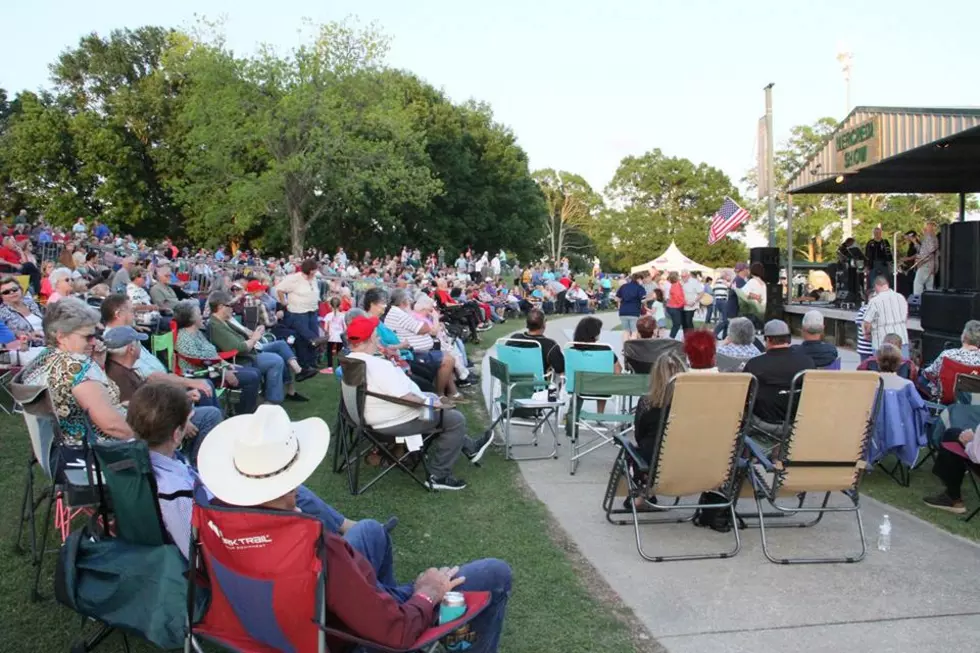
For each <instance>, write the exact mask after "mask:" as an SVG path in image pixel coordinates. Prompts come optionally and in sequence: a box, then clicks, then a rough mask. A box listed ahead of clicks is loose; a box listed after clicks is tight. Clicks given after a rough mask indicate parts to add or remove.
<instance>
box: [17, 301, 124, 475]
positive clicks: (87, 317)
mask: <svg viewBox="0 0 980 653" xmlns="http://www.w3.org/2000/svg"><path fill="white" fill-rule="evenodd" d="M99 317H100V316H99V312H98V311H97V310H95V309H94V308H92V307H91V306H89V305H88V304H86V303H85V302H83V301H82V300H80V299H78V298H75V297H65V298H64V299H62V300H60V301H58V302H56V303H55V304H53V305H51V306H49V307H48V311H47V315H45V316H44V338H45V342H46V343H47V348H46V349H45V350H44V351H43V352H41V354H40V355H39V356H38V357H37V358H36V359H35V360H34V362H32V363H31V364H30V365H29V366H28V367H27V368H26V369H25V370H24V373H23V376H22V382H23V383H24V384H26V385H40V386H47V388H48V392H49V393H50V395H51V401H52V404H53V405H54V410H55V413H56V414H57V415H58V425H59V427H60V431H61V437H60V438H59V439H58V440H56V441H55V442H54V444H53V446H52V449H51V461H50V462H51V470H52V472H53V473H54V474H55V478H59V476H60V475H61V474H62V473H63V472H64V470H65V468H66V467H67V466H68V465H69V464H72V463H75V464H81V463H80V459H82V440H83V438H84V437H85V433H86V430H87V424H86V414H87V415H88V421H89V422H90V424H91V427H92V430H93V431H94V433H95V435H96V437H99V438H118V439H120V440H128V439H129V438H132V437H133V431H132V429H130V428H129V425H128V424H126V409H125V407H124V406H123V405H122V404H121V403H120V401H119V388H118V387H116V384H115V383H113V382H112V380H111V379H110V378H109V377H108V376H106V374H105V371H103V369H102V366H103V365H104V364H105V348H104V347H103V346H102V343H101V341H99V337H98V335H97V334H96V328H97V327H98V324H99Z"/></svg>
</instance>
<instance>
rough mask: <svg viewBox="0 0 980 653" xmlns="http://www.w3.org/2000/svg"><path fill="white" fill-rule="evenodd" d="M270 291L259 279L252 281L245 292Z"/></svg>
mask: <svg viewBox="0 0 980 653" xmlns="http://www.w3.org/2000/svg"><path fill="white" fill-rule="evenodd" d="M268 289H269V286H267V285H265V284H264V283H262V282H261V281H259V280H258V279H252V280H251V281H249V282H248V284H247V285H246V286H245V292H264V291H266V290H268Z"/></svg>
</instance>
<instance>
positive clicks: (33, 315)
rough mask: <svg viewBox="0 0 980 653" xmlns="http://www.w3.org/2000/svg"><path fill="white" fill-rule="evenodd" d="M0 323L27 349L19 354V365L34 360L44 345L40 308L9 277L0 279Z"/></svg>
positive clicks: (13, 279) (15, 280)
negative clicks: (0, 301) (0, 300)
mask: <svg viewBox="0 0 980 653" xmlns="http://www.w3.org/2000/svg"><path fill="white" fill-rule="evenodd" d="M0 298H2V300H3V301H2V303H0V322H2V323H3V324H4V325H5V326H6V327H7V328H8V329H10V331H12V332H13V333H14V335H16V336H17V338H18V339H20V341H21V343H23V344H24V346H26V347H27V349H22V350H21V351H20V352H19V354H18V357H19V362H20V364H21V365H26V364H27V363H29V362H31V361H32V360H34V358H35V357H36V356H37V355H38V354H39V353H40V351H41V349H42V347H43V345H44V328H43V323H42V320H43V317H44V315H43V314H42V312H41V307H40V306H38V305H37V302H35V301H34V300H33V299H31V297H30V296H28V295H25V294H24V291H23V289H21V287H20V283H19V282H18V281H17V279H16V278H14V277H11V276H5V277H0Z"/></svg>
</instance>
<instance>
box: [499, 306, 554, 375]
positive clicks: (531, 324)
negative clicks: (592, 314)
mask: <svg viewBox="0 0 980 653" xmlns="http://www.w3.org/2000/svg"><path fill="white" fill-rule="evenodd" d="M524 324H525V326H526V327H527V328H526V330H525V331H524V333H518V334H515V335H513V336H511V338H512V339H516V340H532V341H534V342H536V343H538V344H539V345H541V358H542V362H543V363H544V372H545V374H547V373H548V372H554V373H556V374H564V373H565V356H564V355H563V354H562V353H561V347H560V346H559V345H558V343H557V342H555V341H554V340H552V339H551V338H549V337H548V336H546V335H544V328H545V319H544V311H542V310H541V309H539V308H532V309H531V310H530V311H528V313H527V319H526V320H525V322H524Z"/></svg>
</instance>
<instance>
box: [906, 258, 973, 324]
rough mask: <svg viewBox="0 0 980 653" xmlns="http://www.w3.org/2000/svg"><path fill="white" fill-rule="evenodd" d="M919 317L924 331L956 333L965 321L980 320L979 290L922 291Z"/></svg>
mask: <svg viewBox="0 0 980 653" xmlns="http://www.w3.org/2000/svg"><path fill="white" fill-rule="evenodd" d="M974 256H977V254H974ZM919 319H920V320H921V321H922V328H923V330H925V331H945V332H946V333H957V334H958V333H960V332H962V331H963V325H964V324H966V323H967V321H969V320H980V291H975V290H974V291H964V292H947V291H943V290H926V291H925V292H923V293H922V305H921V306H920V308H919ZM957 340H959V336H957Z"/></svg>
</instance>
